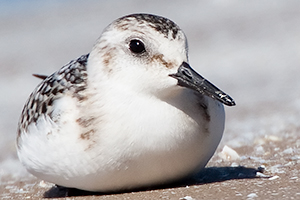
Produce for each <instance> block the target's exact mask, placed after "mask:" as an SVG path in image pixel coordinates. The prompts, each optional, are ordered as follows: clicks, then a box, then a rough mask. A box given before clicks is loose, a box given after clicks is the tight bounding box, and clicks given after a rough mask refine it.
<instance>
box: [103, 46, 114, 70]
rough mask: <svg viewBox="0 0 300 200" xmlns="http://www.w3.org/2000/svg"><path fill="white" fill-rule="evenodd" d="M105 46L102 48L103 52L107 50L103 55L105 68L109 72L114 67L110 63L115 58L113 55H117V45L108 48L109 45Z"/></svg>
mask: <svg viewBox="0 0 300 200" xmlns="http://www.w3.org/2000/svg"><path fill="white" fill-rule="evenodd" d="M103 48H105V51H104V50H103ZM103 48H102V50H101V52H105V53H104V54H103V55H102V59H103V65H104V70H105V71H106V72H107V73H111V72H112V70H113V69H112V68H111V65H110V64H111V62H112V59H113V57H114V55H115V51H116V48H115V47H113V48H108V47H107V46H104V47H103Z"/></svg>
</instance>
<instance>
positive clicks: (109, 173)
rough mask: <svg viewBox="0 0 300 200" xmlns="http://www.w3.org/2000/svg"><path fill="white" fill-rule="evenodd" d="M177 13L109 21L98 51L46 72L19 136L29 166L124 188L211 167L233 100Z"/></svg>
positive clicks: (64, 181)
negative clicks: (196, 64)
mask: <svg viewBox="0 0 300 200" xmlns="http://www.w3.org/2000/svg"><path fill="white" fill-rule="evenodd" d="M187 49H188V47H187V41H186V37H185V35H184V33H183V31H182V30H181V29H180V28H179V27H178V26H177V25H176V24H175V23H174V22H172V21H171V20H169V19H166V18H163V17H160V16H155V15H150V14H132V15H128V16H125V17H122V18H119V19H117V20H116V21H114V22H113V23H112V24H110V25H109V26H108V27H107V28H106V29H105V30H104V32H103V33H102V35H101V37H100V38H99V39H98V40H97V42H96V44H95V45H94V47H93V49H92V51H91V53H90V54H87V55H83V56H81V57H80V58H78V59H77V60H73V61H71V62H70V63H68V64H67V65H65V66H63V67H62V68H61V69H60V70H58V71H57V72H55V73H53V74H52V75H50V76H48V77H47V78H45V79H44V80H43V81H42V82H41V84H39V85H38V86H37V88H36V89H35V90H34V91H33V93H32V94H31V95H30V97H29V99H28V101H27V103H26V104H25V106H24V109H23V112H22V115H21V118H20V121H19V126H18V136H17V150H18V156H19V159H20V160H21V162H22V163H23V165H24V166H25V167H26V168H27V170H28V171H29V172H30V173H32V174H33V175H35V176H36V177H38V178H41V179H43V180H46V181H49V182H52V183H55V184H57V185H61V186H65V187H71V188H78V189H82V190H88V191H102V192H103V191H118V190H128V189H132V188H139V187H144V186H150V185H157V184H163V183H169V182H172V181H175V180H178V179H180V178H183V177H186V176H188V175H191V174H193V173H195V172H197V171H198V170H200V169H201V168H203V167H204V166H205V165H206V163H207V162H208V160H209V159H210V158H211V156H212V155H213V153H214V152H215V150H216V148H217V146H218V144H219V142H220V140H221V137H222V134H223V130H224V121H225V114H224V107H223V105H222V103H223V104H226V105H229V106H233V105H235V103H234V101H233V99H232V98H230V97H229V96H228V95H227V94H225V93H224V92H222V91H221V90H219V89H218V88H217V87H215V86H214V85H213V84H211V83H210V82H208V81H207V80H206V79H204V78H203V77H202V76H200V75H199V74H197V73H196V72H195V71H194V70H193V69H192V68H191V67H190V66H189V64H188V57H187Z"/></svg>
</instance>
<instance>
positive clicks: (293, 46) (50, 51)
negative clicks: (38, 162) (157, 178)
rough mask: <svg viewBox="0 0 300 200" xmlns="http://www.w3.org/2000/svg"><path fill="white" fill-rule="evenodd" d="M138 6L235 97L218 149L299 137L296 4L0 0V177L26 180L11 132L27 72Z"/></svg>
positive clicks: (87, 41)
mask: <svg viewBox="0 0 300 200" xmlns="http://www.w3.org/2000/svg"><path fill="white" fill-rule="evenodd" d="M141 12H146V13H152V14H157V15H161V16H165V17H167V18H169V19H171V20H173V21H174V22H176V23H177V24H178V25H179V26H180V27H181V28H182V29H183V30H184V31H185V33H186V35H187V37H188V41H189V49H190V51H189V52H190V53H189V59H190V64H191V66H192V67H193V68H195V69H196V70H197V71H198V72H199V73H200V74H201V75H203V76H204V77H206V78H207V79H208V80H210V81H211V82H212V83H214V84H215V85H216V86H218V87H219V88H221V89H222V90H223V91H225V92H226V93H228V94H229V95H231V96H232V97H233V98H234V99H235V101H236V103H237V106H235V107H226V114H227V119H226V129H225V132H224V136H223V139H222V142H221V144H220V146H219V149H218V150H217V151H220V149H221V148H222V147H223V146H224V145H225V144H226V145H229V146H231V147H233V148H234V147H241V146H246V145H252V144H253V142H254V141H255V140H256V139H257V138H260V137H264V136H265V135H276V136H278V137H281V138H285V137H290V136H293V137H296V138H299V137H300V136H298V135H299V132H300V120H299V119H300V78H299V76H300V1H297V0H285V1H281V0H265V1H261V0H252V1H238V0H228V1H222V0H210V1H208V0H207V1H203V0H202V1H201V0H200V1H199V0H188V1H179V0H173V1H161V0H153V1H144V0H128V1H117V0H111V1H104V0H100V1H99V0H98V1H93V0H85V1H79V0H77V1H71V0H60V1H58V0H51V1H50V0H45V1H38V0H27V1H21V0H10V1H8V0H0V97H1V98H0V183H1V180H3V177H5V176H11V177H13V178H14V179H20V178H22V177H24V176H27V173H26V171H25V170H24V169H23V168H22V166H21V164H20V163H19V161H18V159H17V155H16V150H15V138H16V130H17V123H18V119H19V115H20V113H21V110H22V107H23V105H24V103H25V101H26V99H27V98H28V96H29V95H30V93H31V92H32V91H33V89H34V88H35V87H36V85H37V84H38V83H39V82H40V80H39V79H37V78H34V77H33V76H32V73H39V74H47V75H50V74H51V73H53V72H54V71H56V70H58V69H59V68H60V67H62V66H63V65H64V64H66V63H68V62H69V61H70V60H72V59H75V58H77V57H79V56H80V55H82V54H86V53H88V52H90V50H91V48H92V46H93V44H94V42H95V41H96V39H97V38H98V37H99V36H100V34H101V32H102V30H103V29H104V28H105V27H106V26H107V25H108V24H109V23H111V22H112V21H113V20H115V19H117V18H119V17H121V16H124V15H127V14H130V13H141ZM45 156H47V155H45Z"/></svg>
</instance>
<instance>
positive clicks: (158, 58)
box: [150, 54, 174, 69]
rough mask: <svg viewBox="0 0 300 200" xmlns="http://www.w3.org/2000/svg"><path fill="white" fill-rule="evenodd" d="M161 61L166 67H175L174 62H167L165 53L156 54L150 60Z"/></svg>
mask: <svg viewBox="0 0 300 200" xmlns="http://www.w3.org/2000/svg"><path fill="white" fill-rule="evenodd" d="M154 61H156V62H159V63H161V64H163V65H164V66H165V67H166V68H168V69H171V68H173V67H174V63H171V62H167V61H166V60H165V59H164V55H163V54H155V55H153V56H152V57H151V59H150V62H154Z"/></svg>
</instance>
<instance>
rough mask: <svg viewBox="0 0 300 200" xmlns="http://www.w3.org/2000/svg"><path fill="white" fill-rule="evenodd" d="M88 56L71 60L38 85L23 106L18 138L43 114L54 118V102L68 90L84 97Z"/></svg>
mask: <svg viewBox="0 0 300 200" xmlns="http://www.w3.org/2000/svg"><path fill="white" fill-rule="evenodd" d="M88 56H89V54H87V55H83V56H81V57H79V58H78V59H77V60H73V61H71V62H70V63H68V64H66V65H65V66H63V67H62V68H61V69H60V70H59V71H57V72H55V73H53V74H52V75H50V76H48V77H47V78H46V79H44V80H43V81H42V82H41V83H40V84H39V85H38V86H37V88H36V89H35V90H34V91H33V92H32V94H31V95H30V97H29V99H28V100H27V102H26V104H25V106H24V108H23V111H22V114H21V117H20V121H19V126H18V136H17V139H18V140H19V138H20V135H21V134H22V133H23V132H27V131H28V126H29V125H30V124H32V123H36V122H37V120H38V119H39V118H40V117H41V116H42V115H47V116H49V117H50V118H52V113H53V110H54V109H53V103H54V102H55V101H56V100H58V99H60V98H61V97H63V96H64V95H65V94H66V93H67V92H71V94H72V95H73V97H74V98H76V99H77V100H78V101H82V100H83V99H84V95H83V94H82V93H83V91H84V90H85V88H86V85H87V71H86V65H87V59H88ZM18 140H17V144H18V146H19V142H18Z"/></svg>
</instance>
